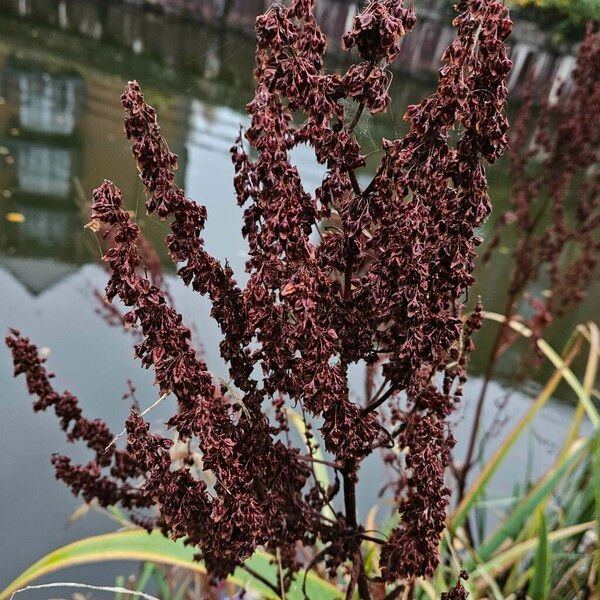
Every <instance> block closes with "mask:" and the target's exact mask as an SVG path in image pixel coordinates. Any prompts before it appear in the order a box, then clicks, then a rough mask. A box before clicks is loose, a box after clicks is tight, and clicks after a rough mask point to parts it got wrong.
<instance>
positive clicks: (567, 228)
mask: <svg viewBox="0 0 600 600" xmlns="http://www.w3.org/2000/svg"><path fill="white" fill-rule="evenodd" d="M532 85H533V80H532V81H531V82H530V83H529V86H528V88H527V89H526V93H525V97H524V99H523V104H522V106H521V108H520V110H519V113H518V115H517V118H516V120H515V125H514V128H513V130H512V136H511V138H512V139H511V152H510V156H509V158H510V160H509V175H510V179H511V189H510V196H509V201H510V207H509V209H508V210H507V211H506V212H505V213H504V214H502V215H500V217H499V218H498V230H497V232H496V235H495V236H494V238H493V239H492V240H491V241H490V243H489V245H488V248H487V250H486V253H485V255H484V260H487V259H489V257H490V255H491V253H492V252H493V251H494V250H495V248H496V247H497V246H498V244H499V243H500V241H501V240H502V237H503V236H504V235H506V234H508V233H509V232H512V233H513V234H514V235H515V239H516V241H515V242H514V244H513V247H512V252H511V259H512V263H513V265H512V271H511V274H510V278H509V282H508V287H507V299H506V304H505V308H504V316H505V318H506V320H505V322H504V324H503V325H501V326H500V327H499V329H498V331H497V334H496V337H495V340H494V342H493V345H492V350H491V353H490V356H489V359H488V363H487V368H486V372H485V375H484V381H483V384H482V387H481V391H480V394H479V398H478V401H477V406H476V409H475V413H474V417H473V426H472V430H471V436H470V440H469V444H468V448H467V452H466V457H465V461H464V467H463V470H462V474H461V476H460V477H459V497H460V496H461V495H462V492H463V491H464V489H465V484H466V476H467V473H468V471H469V470H470V468H471V467H472V466H473V464H474V463H475V462H476V460H475V459H474V457H475V442H476V437H477V428H478V423H479V422H480V417H481V414H482V409H483V404H484V401H485V397H486V393H487V390H488V386H489V383H490V380H491V379H492V376H493V374H494V371H495V368H496V365H497V362H498V360H499V359H500V357H501V356H502V354H503V353H504V352H505V351H506V350H507V348H509V347H510V346H511V345H512V343H513V342H514V341H515V338H514V337H513V336H511V330H510V327H509V325H508V323H509V321H510V320H511V319H513V318H515V317H518V318H519V319H520V320H522V321H524V322H525V323H526V324H527V325H528V326H529V327H530V328H531V329H532V331H533V334H534V335H533V336H532V338H533V341H534V342H535V341H536V340H537V339H539V337H540V336H541V335H542V333H543V331H544V330H545V329H546V328H547V327H549V326H550V325H551V323H552V322H553V321H554V320H555V319H556V318H558V317H562V316H564V315H565V314H567V313H568V312H569V311H571V310H573V308H575V307H576V306H577V305H578V304H579V303H580V302H581V301H582V300H583V299H584V297H585V294H586V290H587V288H588V286H589V283H590V281H591V279H592V277H593V274H594V269H595V267H596V264H597V262H598V254H599V251H600V241H599V238H598V233H599V228H600V170H599V161H600V34H598V33H594V32H593V31H592V29H591V27H588V30H587V33H586V36H585V39H584V40H583V43H582V44H581V47H580V49H579V53H578V56H577V61H576V65H575V69H574V70H573V74H572V77H571V81H570V86H567V85H565V84H563V85H561V87H560V88H559V90H558V94H557V98H555V99H554V101H553V102H551V98H550V97H549V96H548V97H546V98H544V100H543V101H542V103H541V105H540V106H539V108H535V107H534V100H535V97H534V90H533V87H532ZM540 283H544V284H545V285H546V287H547V293H546V294H545V295H539V294H536V293H535V290H534V287H535V285H536V284H540ZM524 300H526V301H527V302H528V304H529V305H530V308H531V309H532V314H531V316H529V317H525V316H523V315H522V314H521V313H522V312H525V311H526V310H527V309H526V308H525V311H523V310H522V309H523V306H522V305H523V304H527V302H524Z"/></svg>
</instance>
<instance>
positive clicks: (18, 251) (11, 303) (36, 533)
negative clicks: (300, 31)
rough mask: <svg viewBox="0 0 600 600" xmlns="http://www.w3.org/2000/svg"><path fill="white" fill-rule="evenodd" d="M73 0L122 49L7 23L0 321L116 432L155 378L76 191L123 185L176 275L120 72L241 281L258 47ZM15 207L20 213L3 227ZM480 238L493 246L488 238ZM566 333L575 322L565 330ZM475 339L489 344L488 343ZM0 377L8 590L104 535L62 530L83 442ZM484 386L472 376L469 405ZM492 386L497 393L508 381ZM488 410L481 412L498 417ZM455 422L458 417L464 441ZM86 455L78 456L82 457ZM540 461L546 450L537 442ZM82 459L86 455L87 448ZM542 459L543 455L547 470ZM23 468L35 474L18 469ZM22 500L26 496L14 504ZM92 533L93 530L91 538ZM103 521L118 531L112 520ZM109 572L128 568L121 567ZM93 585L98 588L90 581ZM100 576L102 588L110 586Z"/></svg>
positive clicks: (499, 182) (418, 91)
mask: <svg viewBox="0 0 600 600" xmlns="http://www.w3.org/2000/svg"><path fill="white" fill-rule="evenodd" d="M0 4H1V0H0ZM42 4H43V3H42ZM36 5H37V3H36ZM59 5H64V3H59ZM28 6H31V5H29V4H28ZM69 6H70V7H71V9H73V7H76V8H77V9H78V10H79V11H80V12H79V13H78V15H79V16H78V20H77V19H75V15H74V13H72V12H71V13H68V12H63V13H60V12H59V13H58V16H57V21H56V22H57V24H59V25H60V26H61V27H62V28H65V29H69V28H71V27H72V25H73V23H74V22H75V21H76V22H77V23H78V24H79V26H80V27H83V24H84V23H87V25H86V27H88V28H89V30H90V31H92V30H93V31H95V32H96V33H98V32H99V31H100V32H103V35H106V32H107V31H110V33H111V35H112V36H113V41H116V43H117V45H116V46H114V45H105V44H101V43H97V42H94V41H90V40H89V39H86V38H81V37H76V36H74V35H72V34H67V33H61V32H60V31H54V30H52V29H42V30H37V29H36V28H34V27H32V26H31V25H30V24H27V25H26V26H22V25H20V22H18V21H14V20H10V19H8V18H7V17H5V16H0V34H1V35H0V85H1V90H2V92H1V93H2V97H3V100H4V102H3V103H0V150H1V152H0V165H1V166H0V289H2V295H1V296H0V311H1V313H0V314H1V315H2V319H1V322H0V325H1V328H2V329H3V330H4V329H5V328H6V327H8V326H9V325H14V326H16V327H19V328H20V329H22V330H23V332H24V333H25V334H26V335H29V336H31V337H32V338H33V339H34V341H36V342H37V343H39V344H40V345H42V346H43V345H47V346H49V347H50V348H51V350H52V354H51V358H50V361H51V365H52V369H53V370H56V371H57V373H58V374H59V377H60V381H61V382H62V384H64V386H65V387H68V388H70V389H72V391H74V392H75V393H77V394H79V395H80V397H81V401H82V404H83V405H84V408H85V410H86V411H88V412H89V414H90V415H91V416H102V417H108V418H109V421H110V422H111V425H112V426H113V428H114V429H120V427H121V423H122V420H123V418H124V416H125V414H126V412H127V406H126V404H125V403H122V402H121V401H120V398H121V395H122V393H123V392H124V391H125V389H126V384H125V381H126V379H127V378H133V380H134V383H135V384H136V387H137V388H138V396H139V398H140V402H141V403H142V404H143V405H149V404H150V403H151V402H152V401H153V400H154V399H155V390H154V389H153V387H152V381H151V378H150V377H149V375H148V374H147V373H145V372H143V371H141V370H140V369H138V368H137V365H135V364H134V363H133V361H132V360H131V355H132V350H131V340H130V338H128V337H127V336H125V335H122V334H121V333H120V332H119V331H117V330H115V329H108V328H106V327H105V326H104V324H103V323H102V321H101V319H100V318H99V317H98V316H97V315H95V314H94V308H95V304H94V300H93V298H92V294H91V293H90V290H91V289H92V288H102V287H103V285H104V282H105V279H106V275H105V273H104V272H103V271H102V270H101V269H100V268H99V267H97V266H96V265H95V264H93V263H96V262H97V259H98V248H97V246H96V244H95V241H94V240H93V237H92V236H91V234H89V233H88V234H86V233H84V230H83V227H82V226H83V224H84V223H85V222H86V220H87V216H86V214H85V210H84V209H83V208H82V207H81V198H80V197H79V196H80V193H79V191H78V190H79V189H81V190H83V194H84V195H85V197H87V198H89V197H90V196H91V190H92V189H93V188H94V187H96V186H97V185H98V184H99V183H100V182H101V181H102V179H103V178H104V177H110V178H111V179H113V180H114V181H115V183H117V185H119V187H121V188H122V190H123V192H124V195H125V197H126V199H127V202H128V208H129V209H130V210H132V211H134V212H135V213H136V215H137V218H138V221H139V222H140V223H141V224H142V226H143V227H144V230H145V233H146V236H147V237H148V238H149V239H150V240H151V241H152V242H153V243H154V245H155V247H156V248H157V250H158V251H159V252H162V253H163V255H162V258H163V259H164V263H165V266H166V268H167V269H172V266H171V263H170V261H169V260H168V259H167V258H166V256H165V255H164V244H163V243H162V239H163V237H164V235H165V233H166V228H165V226H164V224H161V223H159V222H157V221H156V220H154V219H149V218H146V217H145V216H144V211H143V194H142V192H141V190H140V187H139V183H138V177H137V173H136V170H135V167H134V164H133V160H132V158H131V154H130V149H129V146H128V143H127V141H126V140H125V139H124V136H123V134H122V129H123V125H122V111H121V107H120V105H119V100H118V99H119V95H120V93H121V91H122V88H123V85H124V81H125V80H126V79H128V78H133V77H135V78H138V79H139V80H140V81H141V83H142V85H143V87H144V89H145V91H146V95H147V99H148V101H149V102H150V103H152V104H154V105H155V106H156V107H157V108H158V110H159V114H160V120H161V124H162V127H163V131H164V134H165V136H166V138H167V139H168V140H169V142H170V144H171V147H172V149H173V150H174V151H175V152H177V153H178V154H179V156H180V159H181V161H180V162H181V167H180V170H179V172H178V174H177V177H178V179H179V182H180V184H182V185H184V186H185V188H186V190H187V193H188V194H189V195H190V196H191V197H193V198H197V199H198V200H200V201H202V202H203V203H204V204H206V205H207V208H208V213H209V220H208V225H207V229H206V231H205V239H206V245H207V249H208V250H209V251H210V252H212V253H214V254H215V255H216V256H217V257H218V258H220V259H222V260H228V261H229V263H230V264H231V265H232V267H233V268H234V270H235V272H236V273H237V274H238V279H240V280H241V281H243V280H244V273H243V266H244V261H245V256H246V255H245V252H246V244H245V242H244V240H242V238H241V236H240V235H239V228H240V224H241V222H242V216H241V212H242V211H241V209H240V208H239V207H238V206H237V205H236V204H235V200H234V194H233V189H232V182H231V178H232V174H233V169H232V166H231V163H230V158H229V147H230V145H231V143H232V141H233V139H234V138H235V136H236V135H237V133H238V130H239V126H240V124H244V123H246V116H245V114H244V111H243V107H244V104H245V102H246V101H247V100H248V99H249V98H250V95H251V86H252V80H251V71H252V64H253V57H252V46H251V44H249V43H248V42H247V40H244V39H242V38H240V37H239V36H237V35H230V34H227V33H225V32H218V33H215V32H211V31H208V30H201V29H198V27H197V26H193V27H192V26H190V25H187V24H182V23H177V24H170V25H169V26H166V25H165V23H164V22H163V21H161V20H160V19H157V18H156V17H153V18H150V17H149V16H147V15H146V16H144V17H143V19H142V17H140V16H139V15H136V14H135V13H127V14H128V16H127V18H123V19H121V20H117V19H116V18H115V17H114V14H115V13H114V12H113V13H111V12H110V11H108V9H106V10H105V11H104V13H102V14H100V13H97V12H94V13H93V14H92V13H90V12H89V11H92V10H96V9H98V6H99V5H98V4H97V3H81V2H79V3H77V2H72V3H69ZM94 7H95V8H94ZM61 14H62V16H61ZM111 15H112V16H111ZM98 23H100V25H98ZM36 32H37V33H36ZM423 35H424V36H426V38H427V39H426V41H424V42H423V44H426V45H427V44H428V45H436V44H438V45H439V43H440V41H439V40H436V38H435V35H433V34H432V32H431V31H430V32H429V33H427V31H425V33H423ZM90 37H94V36H90ZM135 40H139V41H138V42H135ZM180 42H181V43H180ZM152 44H154V45H153V46H152ZM124 47H129V48H133V50H135V52H133V53H132V52H128V51H126V50H124V49H123V48H124ZM424 47H425V46H424ZM427 47H428V46H427ZM149 48H150V50H149ZM156 55H158V56H161V61H160V62H159V61H158V60H157V59H155V58H154V56H156ZM400 79H401V78H396V84H395V85H396V90H393V93H392V95H393V97H394V98H395V104H394V109H393V110H392V111H391V112H390V113H389V114H387V115H385V116H382V117H378V118H376V119H371V118H365V119H364V120H363V121H362V122H361V124H360V126H359V128H360V129H361V130H362V134H363V138H364V140H365V144H366V146H367V147H368V149H369V152H372V155H371V157H370V160H369V168H368V169H367V171H370V172H372V171H373V169H374V168H375V165H376V163H377V160H378V151H379V144H378V142H377V141H376V140H378V139H379V138H380V137H381V136H385V137H388V138H394V137H396V136H397V135H399V133H400V132H401V128H402V126H403V125H402V114H403V112H404V110H405V106H406V104H408V103H410V102H412V101H415V100H416V99H417V98H420V97H421V96H422V95H423V94H424V93H426V92H427V90H428V88H427V86H426V85H424V84H422V83H419V82H415V81H410V80H409V81H407V80H402V81H400ZM371 146H372V147H371ZM292 160H293V161H294V163H295V164H297V165H298V167H299V169H300V170H301V172H302V174H303V175H304V176H305V181H306V186H307V189H309V190H310V191H312V190H314V188H315V187H316V186H317V185H318V184H319V182H320V180H321V177H322V167H321V166H320V165H318V164H317V163H316V161H315V160H314V156H313V153H312V151H311V150H310V149H309V148H307V147H301V148H298V149H297V150H296V151H295V152H294V154H293V156H292ZM368 174H369V173H368V172H366V173H365V174H364V175H365V176H367V175H368ZM490 177H491V185H492V196H493V199H494V201H495V204H496V206H497V208H498V209H499V210H501V206H502V205H503V204H504V203H505V202H506V194H507V190H506V180H505V175H504V171H503V166H502V165H500V166H499V167H494V169H493V170H491V171H490ZM10 213H13V214H18V215H21V216H22V218H20V219H17V220H15V219H11V220H9V219H7V216H8V215H9V214H10ZM488 227H489V226H488ZM484 235H486V236H488V237H489V231H486V232H484ZM509 268H510V264H509V263H508V262H507V261H506V260H504V259H503V257H501V256H500V257H499V259H498V260H496V262H494V263H492V264H491V265H490V266H488V267H486V268H485V270H482V271H481V273H480V278H479V281H480V289H481V290H484V291H485V296H484V301H485V302H486V305H487V306H488V307H490V308H494V307H496V306H499V305H501V303H502V298H499V297H498V294H497V290H501V289H503V284H504V281H505V280H506V277H507V272H508V269H509ZM171 292H172V293H173V295H174V297H175V301H176V304H177V307H178V308H179V309H181V310H182V312H183V313H184V314H185V316H186V318H187V319H188V320H191V321H193V322H194V323H196V325H197V326H198V329H199V330H200V335H201V338H202V342H203V344H204V346H205V348H206V350H207V352H208V355H207V356H206V360H207V362H208V364H209V367H210V368H211V369H213V370H215V371H217V372H223V371H222V365H221V364H220V361H219V358H218V356H217V354H216V353H215V352H214V349H215V348H217V346H218V342H219V332H218V330H217V328H216V326H215V325H214V324H213V323H211V321H210V320H209V318H208V312H209V308H208V305H207V303H206V302H205V301H203V300H202V299H200V298H199V297H198V296H197V295H195V294H193V293H192V292H190V291H189V290H187V289H185V288H183V287H182V286H181V285H178V284H177V282H176V281H175V280H173V281H172V282H171ZM476 295H477V293H476V292H475V293H474V294H473V296H476ZM592 313H593V302H591V303H588V304H587V305H586V306H584V307H582V308H581V309H580V312H579V313H578V314H576V315H574V316H573V318H572V322H578V321H579V320H581V319H583V318H586V316H587V315H590V316H591V314H592ZM570 326H571V323H568V324H567V325H566V326H565V327H570ZM563 338H564V330H559V331H556V338H555V345H556V346H560V341H561V340H562V339H563ZM480 343H481V347H482V348H484V350H485V346H486V344H487V343H488V342H487V339H486V338H485V336H484V337H483V338H482V339H481V340H480ZM361 377H362V373H361V372H359V371H358V370H357V380H356V383H357V385H356V387H357V389H360V387H361V385H362V380H361ZM0 381H1V382H2V386H3V392H4V394H3V398H5V399H6V404H7V406H6V411H5V412H4V413H3V414H4V418H3V420H2V423H3V425H2V429H0V455H2V456H9V457H12V460H9V461H3V462H2V463H0V476H1V477H2V478H3V479H4V480H7V481H10V482H14V486H12V485H11V486H3V488H2V492H1V493H0V504H1V505H2V506H3V507H8V510H9V512H10V511H13V512H10V514H9V515H8V517H7V520H8V521H9V522H10V527H9V529H8V530H7V529H6V528H3V531H4V532H5V533H6V535H7V536H8V538H9V539H11V540H16V539H17V537H19V543H18V546H19V551H18V552H16V553H13V554H11V556H6V557H4V556H0V565H1V566H0V587H1V584H2V583H3V582H4V579H8V578H9V577H11V576H14V575H15V574H16V573H17V572H18V571H19V570H20V569H21V568H23V567H24V566H25V565H26V564H29V563H30V562H32V561H33V560H34V559H35V558H37V557H39V555H40V554H42V553H43V552H45V551H48V550H50V549H52V548H54V547H56V546H57V545H58V544H59V543H64V542H66V541H67V540H68V539H73V538H76V537H80V536H81V535H83V534H85V533H88V532H91V531H97V530H99V527H100V526H99V525H98V524H97V523H95V524H92V525H85V526H84V525H81V526H77V527H78V528H76V529H75V530H72V531H69V532H67V533H65V532H64V531H63V523H65V521H66V517H67V516H68V514H69V512H70V511H71V510H72V509H73V507H74V506H75V505H76V501H75V500H74V499H72V498H71V497H70V495H69V494H68V492H67V491H66V490H65V489H64V488H63V487H62V486H59V485H58V484H55V483H54V482H53V480H52V479H53V477H52V472H51V470H50V468H49V465H48V460H47V457H48V456H49V455H50V453H51V452H52V451H55V450H59V451H62V450H65V451H66V452H69V453H72V452H73V449H72V448H69V449H64V448H61V447H60V441H59V436H58V429H57V427H56V426H55V423H54V422H53V420H52V419H51V418H50V417H51V415H48V419H46V416H44V417H40V416H38V417H33V416H32V415H31V409H30V402H29V400H28V398H27V396H26V394H25V392H24V390H23V387H22V381H17V382H15V381H13V380H12V378H11V377H10V367H9V357H8V355H7V352H6V350H5V349H4V347H3V346H0ZM476 387H477V383H476V380H475V379H472V380H471V382H470V384H469V387H468V388H467V394H466V398H467V405H468V398H469V396H473V395H474V394H473V390H474V389H476ZM496 392H497V395H500V394H501V393H502V390H501V389H500V387H499V386H497V387H496ZM511 402H513V404H511V406H514V408H513V409H511V410H512V411H513V416H514V414H518V413H521V412H522V411H523V410H524V408H525V407H526V406H527V403H528V399H527V398H526V397H524V396H517V397H515V398H514V399H513V400H512V401H511ZM3 410H4V407H3ZM161 410H164V414H163V413H161V412H160V410H159V411H157V412H156V414H155V415H154V419H155V420H154V421H153V422H152V425H153V427H161V426H162V422H161V420H162V419H164V417H165V416H166V414H168V412H169V410H170V407H168V406H165V407H164V408H161ZM568 410H569V408H568V407H565V406H555V407H554V408H553V409H551V410H550V412H549V413H547V414H546V415H545V416H544V417H543V419H545V420H544V421H543V425H542V427H541V429H542V431H543V432H544V434H545V435H548V436H554V435H556V436H558V434H559V433H560V428H561V423H562V422H564V418H565V417H564V415H565V413H566V412H568ZM490 412H491V413H493V410H492V411H490ZM548 415H549V416H548ZM491 416H492V415H487V416H486V418H487V419H488V420H490V419H491ZM461 427H463V424H462V423H461V424H460V425H459V430H458V431H459V435H458V437H459V439H460V437H461V436H460V431H461V429H460V428H461ZM23 431H25V432H27V435H25V436H24V435H23V433H22V432H23ZM31 438H33V439H35V441H36V444H35V447H34V448H31V447H30V445H31V444H30V441H29V440H30V439H31ZM526 444H527V442H524V446H521V447H520V448H517V450H516V452H517V454H518V457H519V459H520V462H519V463H518V464H520V465H524V464H525V461H524V460H522V458H523V455H524V453H525V452H526V451H527V448H526ZM77 452H79V450H75V458H80V455H79V454H77ZM538 452H542V451H540V450H539V448H538ZM81 459H82V460H87V457H85V456H84V455H83V454H82V455H81ZM545 464H546V463H545V462H544V460H543V457H542V458H540V460H539V467H540V468H543V467H544V466H545ZM368 467H369V465H367V467H365V475H366V479H365V482H366V483H365V488H364V490H363V491H362V492H360V490H359V493H362V494H363V495H362V496H361V498H359V500H361V504H362V510H364V509H365V508H366V507H368V506H369V505H370V504H371V503H372V502H373V494H372V492H373V490H375V489H377V485H378V477H379V472H378V471H376V470H375V469H374V468H373V469H371V468H368ZM23 472H24V473H27V477H23V476H22V473H23ZM520 476H521V473H520V472H519V473H517V472H511V473H505V474H503V475H502V477H504V478H505V479H503V481H510V482H511V484H512V483H513V482H514V481H516V479H517V478H518V477H520ZM501 491H502V490H499V493H500V492H501ZM40 492H42V494H40ZM20 496H22V497H23V498H26V501H22V502H19V498H20ZM86 523H88V521H86ZM92 523H93V522H92ZM83 527H88V528H89V529H88V530H85V531H82V528H83ZM104 528H105V529H106V528H110V525H106V524H104ZM108 572H110V571H101V573H108ZM113 572H114V573H117V572H124V571H123V569H122V568H116V567H115V569H114V571H113ZM86 580H87V581H90V582H93V577H90V578H86ZM99 583H106V579H104V580H102V581H99Z"/></svg>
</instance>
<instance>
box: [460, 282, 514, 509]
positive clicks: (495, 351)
mask: <svg viewBox="0 0 600 600" xmlns="http://www.w3.org/2000/svg"><path fill="white" fill-rule="evenodd" d="M514 305H515V295H514V294H510V295H509V297H508V300H507V302H506V307H505V309H504V316H505V317H506V320H505V321H504V322H503V323H501V324H500V327H499V328H498V331H497V332H496V337H495V338H494V343H493V345H492V350H491V352H490V358H489V359H488V362H487V367H486V369H485V374H484V377H483V383H482V385H481V389H480V391H479V397H478V398H477V405H476V408H475V415H474V416H473V424H472V426H471V434H470V436H469V445H468V447H467V453H466V455H465V462H464V465H463V467H462V469H461V470H460V475H459V477H458V482H457V483H458V495H457V503H458V504H460V502H461V501H462V499H463V497H464V494H465V488H466V484H467V476H468V474H469V471H470V470H471V467H472V466H473V464H472V463H473V454H474V452H475V444H476V442H477V432H478V431H479V422H480V420H481V415H482V413H483V404H484V402H485V397H486V395H487V390H488V387H489V384H490V381H491V380H492V377H493V375H494V371H495V369H496V364H497V362H498V358H500V347H501V346H502V341H503V340H504V334H505V333H506V331H507V330H508V328H509V322H510V319H511V318H512V315H513V312H514Z"/></svg>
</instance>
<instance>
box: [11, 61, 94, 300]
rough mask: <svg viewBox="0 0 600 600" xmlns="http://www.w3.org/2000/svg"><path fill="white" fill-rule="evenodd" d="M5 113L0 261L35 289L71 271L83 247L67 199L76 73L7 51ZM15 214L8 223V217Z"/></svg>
mask: <svg viewBox="0 0 600 600" xmlns="http://www.w3.org/2000/svg"><path fill="white" fill-rule="evenodd" d="M1 81H2V89H4V90H6V98H5V100H6V101H7V103H8V107H9V110H8V113H7V115H6V119H5V121H4V123H3V125H4V127H3V129H4V131H3V137H2V142H1V143H2V146H3V147H4V148H5V149H6V150H5V152H7V155H6V159H5V164H4V168H3V171H2V177H1V183H2V186H3V197H4V201H3V202H2V204H1V205H0V250H1V252H2V255H1V257H0V262H1V264H2V265H3V266H4V268H5V269H7V270H8V271H9V272H10V273H12V274H13V275H14V276H15V277H16V278H17V279H18V280H19V281H20V282H21V283H22V284H23V285H24V286H25V287H26V288H27V289H28V290H29V291H30V292H31V293H33V294H39V293H41V292H42V291H43V290H44V289H47V288H48V287H50V286H52V285H54V284H55V283H57V282H58V281H60V280H61V279H62V278H63V277H65V276H66V275H68V274H69V273H71V272H72V271H73V270H74V267H73V266H72V263H78V262H80V261H81V258H82V254H81V251H80V247H79V246H80V245H79V243H78V241H79V238H80V236H79V235H78V234H77V233H76V232H77V231H78V230H79V229H80V227H81V217H80V215H79V210H78V208H77V205H76V203H75V202H74V198H73V181H74V180H75V179H76V178H78V177H79V176H80V172H79V165H80V164H81V160H80V155H81V144H80V142H79V138H78V132H77V121H78V117H79V116H80V115H81V113H82V108H83V104H84V89H85V88H84V84H83V80H82V78H81V76H79V75H78V74H76V73H73V72H72V71H71V72H62V71H56V72H54V71H53V72H48V71H47V70H45V69H44V67H43V66H42V65H40V64H37V63H32V62H26V61H21V60H18V59H16V58H15V57H14V56H12V55H11V56H9V57H8V58H7V59H6V60H5V63H4V68H3V69H2V73H1ZM11 213H12V214H16V215H20V217H19V219H18V220H17V221H16V222H15V221H14V220H12V221H11V220H9V219H8V218H7V216H8V215H10V214H11Z"/></svg>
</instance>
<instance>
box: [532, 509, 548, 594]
mask: <svg viewBox="0 0 600 600" xmlns="http://www.w3.org/2000/svg"><path fill="white" fill-rule="evenodd" d="M549 583H550V545H549V544H548V528H547V526H546V518H545V517H544V513H543V512H541V511H540V513H539V542H538V547H537V550H536V553H535V560H534V562H533V577H532V579H531V583H530V585H529V595H530V596H531V598H532V600H545V598H546V593H547V590H548V585H549Z"/></svg>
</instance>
